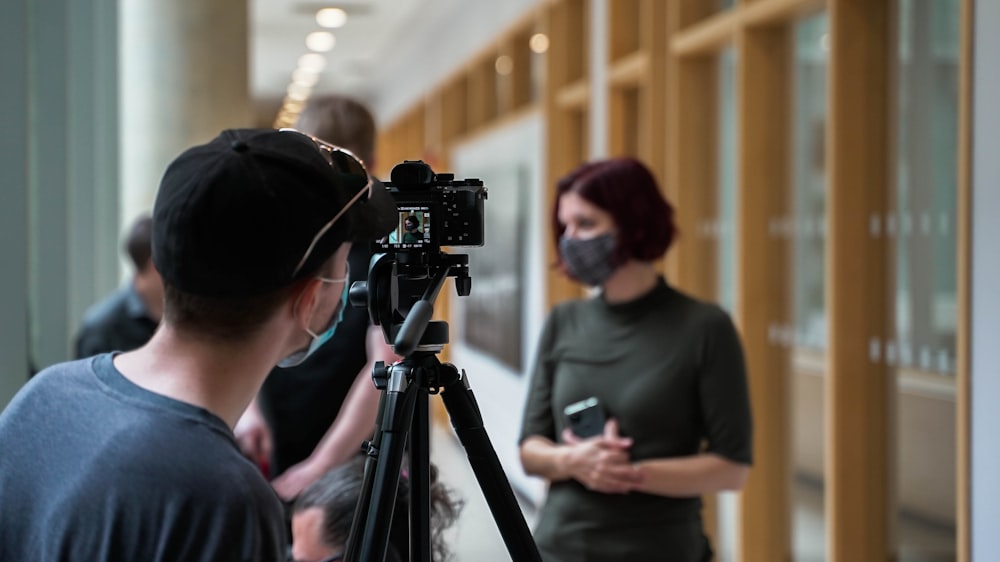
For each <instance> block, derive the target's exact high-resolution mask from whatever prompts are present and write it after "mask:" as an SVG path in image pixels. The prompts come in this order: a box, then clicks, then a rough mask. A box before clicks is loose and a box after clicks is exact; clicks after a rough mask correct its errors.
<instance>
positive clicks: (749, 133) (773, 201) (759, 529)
mask: <svg viewBox="0 0 1000 562" xmlns="http://www.w3.org/2000/svg"><path fill="white" fill-rule="evenodd" d="M791 50H792V45H791V41H790V35H789V32H788V27H787V26H785V25H776V26H772V27H762V28H748V29H747V30H745V31H742V32H740V33H739V34H738V35H737V57H738V64H737V84H738V90H739V91H740V92H741V94H742V95H740V96H739V100H740V101H739V105H738V120H739V126H738V138H739V148H738V150H739V176H738V177H739V191H738V193H739V195H738V209H739V219H738V221H737V222H738V224H739V231H738V232H739V234H738V235H737V237H736V243H737V251H736V254H737V260H738V266H737V272H738V273H737V275H738V276H739V277H738V281H739V282H738V283H737V287H738V289H737V290H738V291H739V297H738V298H737V302H738V303H739V304H738V310H737V318H738V321H739V327H740V332H741V336H742V338H743V346H744V350H745V353H746V360H747V371H748V373H749V379H750V399H751V404H752V408H753V417H754V455H753V458H754V465H753V470H752V471H751V472H750V477H749V479H748V480H747V485H746V487H745V488H744V489H743V493H742V496H741V501H740V520H739V530H740V559H742V560H746V561H754V560H775V561H779V560H791V556H792V550H791V549H792V540H791V516H790V515H791V514H790V510H791V499H790V482H791V460H790V458H789V455H790V450H789V441H790V438H789V433H790V430H789V427H790V423H791V415H790V406H789V400H790V398H789V396H790V394H791V392H790V389H789V387H790V378H789V372H788V371H789V357H788V350H787V348H786V347H782V346H780V345H779V344H778V343H777V342H775V341H774V338H771V337H770V336H769V334H772V333H774V330H775V328H776V327H778V326H783V325H787V324H788V322H789V320H788V315H789V301H790V296H789V295H790V294H791V289H792V288H791V283H790V281H789V279H790V275H789V274H788V272H789V269H788V268H789V261H790V260H789V253H790V248H789V243H788V238H787V236H784V235H783V234H781V229H779V228H777V226H778V225H779V224H780V220H781V219H782V218H783V217H786V216H787V215H788V213H789V201H790V197H791V195H790V193H789V192H790V184H789V167H788V163H787V161H788V153H789V144H790V139H789V136H790V131H791V124H790V121H791V119H790V115H789V112H788V110H787V108H788V107H789V106H790V103H791V101H790V97H791V91H790V88H789V83H790V82H789V78H790V76H789V74H790V72H789V70H790V65H789V61H790V57H791Z"/></svg>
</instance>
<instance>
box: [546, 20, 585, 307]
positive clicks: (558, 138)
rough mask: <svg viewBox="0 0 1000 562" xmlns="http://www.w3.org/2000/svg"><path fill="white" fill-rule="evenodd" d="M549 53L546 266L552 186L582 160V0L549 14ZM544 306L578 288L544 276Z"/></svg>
mask: <svg viewBox="0 0 1000 562" xmlns="http://www.w3.org/2000/svg"><path fill="white" fill-rule="evenodd" d="M545 27H546V28H547V30H548V35H549V51H548V54H547V61H546V65H545V67H546V77H545V95H544V100H545V101H544V108H545V121H546V132H545V134H546V139H545V152H546V158H545V161H546V163H547V165H546V175H545V177H546V185H545V188H546V193H547V195H546V197H545V212H544V214H543V220H545V225H544V226H543V229H542V232H543V233H544V234H543V237H544V238H543V241H544V243H545V265H546V267H548V266H549V265H551V264H553V263H555V261H556V257H557V254H556V251H557V250H556V248H555V246H554V244H553V242H552V240H551V238H550V236H549V233H550V231H551V230H550V226H549V222H548V221H549V217H551V216H552V206H553V204H554V198H555V193H556V182H557V181H558V180H559V178H561V177H562V176H563V175H565V174H566V173H567V172H569V171H570V170H572V169H573V168H574V167H576V166H577V165H578V164H580V163H581V162H583V160H584V159H585V158H586V148H587V146H588V142H587V141H588V136H587V130H588V127H587V119H586V115H587V104H588V103H589V97H590V96H589V90H588V88H587V84H586V82H585V74H584V73H585V72H586V70H585V69H586V68H587V64H586V55H585V53H586V47H587V43H586V40H587V37H588V34H587V33H586V30H587V29H588V24H587V8H586V3H585V2H583V1H582V0H561V1H560V2H558V3H556V4H554V5H553V6H552V7H551V9H550V10H549V13H548V17H547V25H545ZM547 277H548V278H547V283H546V287H547V293H548V298H547V306H549V307H551V306H552V305H554V304H556V303H558V302H560V301H563V300H566V299H571V298H578V297H581V296H583V288H582V287H581V286H580V285H579V284H577V283H574V282H572V281H570V280H569V279H567V278H566V276H565V275H563V274H562V273H560V272H558V271H556V270H555V269H550V270H549V274H548V276H547Z"/></svg>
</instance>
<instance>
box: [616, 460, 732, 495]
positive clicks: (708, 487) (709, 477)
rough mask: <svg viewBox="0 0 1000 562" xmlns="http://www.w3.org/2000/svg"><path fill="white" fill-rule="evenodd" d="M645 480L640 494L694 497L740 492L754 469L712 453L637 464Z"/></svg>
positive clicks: (640, 488)
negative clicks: (722, 492) (727, 491)
mask: <svg viewBox="0 0 1000 562" xmlns="http://www.w3.org/2000/svg"><path fill="white" fill-rule="evenodd" d="M635 466H636V468H637V469H638V470H639V471H640V472H642V474H643V476H644V479H643V482H642V484H641V485H640V486H639V488H638V491H641V492H646V493H648V494H656V495H660V496H670V497H694V496H700V495H702V494H710V493H715V492H721V491H726V490H739V489H740V488H742V487H743V484H744V483H745V482H746V477H747V474H748V473H749V472H750V467H749V466H748V465H745V464H741V463H737V462H733V461H731V460H729V459H726V458H724V457H721V456H719V455H716V454H712V453H701V454H698V455H693V456H689V457H676V458H666V459H649V460H643V461H639V462H637V463H635Z"/></svg>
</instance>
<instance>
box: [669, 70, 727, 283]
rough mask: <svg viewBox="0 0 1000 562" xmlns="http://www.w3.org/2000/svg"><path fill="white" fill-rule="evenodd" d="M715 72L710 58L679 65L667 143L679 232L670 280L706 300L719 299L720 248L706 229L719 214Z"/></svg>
mask: <svg viewBox="0 0 1000 562" xmlns="http://www.w3.org/2000/svg"><path fill="white" fill-rule="evenodd" d="M716 68H717V65H716V61H715V57H712V56H698V57H685V58H682V59H680V60H679V61H678V63H677V66H676V74H675V75H674V76H675V79H674V80H673V81H672V82H671V84H670V85H669V90H670V93H669V94H668V98H667V99H668V102H669V104H670V109H669V115H668V118H667V128H668V133H667V134H668V137H667V139H668V140H667V143H668V145H669V147H670V150H671V151H672V153H673V154H674V157H673V158H672V159H671V165H670V167H669V169H668V170H667V174H668V176H667V177H668V178H669V180H668V181H667V186H668V193H667V196H668V197H669V198H670V201H671V202H672V203H673V204H674V206H675V208H676V210H677V214H676V219H677V223H678V227H679V228H680V237H679V238H678V240H677V242H676V244H675V245H674V248H673V249H672V250H670V255H669V257H668V269H667V271H668V278H669V279H670V280H671V282H672V283H674V284H675V285H676V286H678V287H679V288H681V289H683V290H684V291H687V292H689V293H691V294H692V295H695V296H697V297H700V298H705V299H714V298H715V297H716V296H717V292H716V266H715V264H716V259H715V254H716V244H715V240H714V239H712V238H711V237H710V236H709V234H708V233H706V232H704V229H703V228H702V226H703V225H704V222H705V221H706V220H708V219H710V218H711V217H713V216H714V214H715V213H714V209H715V190H716V178H717V171H716V158H715V154H716V136H717V135H716V131H717V129H718V127H717V115H716V114H717V111H716V107H715V106H716V96H715V95H714V94H715V92H716V82H717V76H716V74H717V72H716Z"/></svg>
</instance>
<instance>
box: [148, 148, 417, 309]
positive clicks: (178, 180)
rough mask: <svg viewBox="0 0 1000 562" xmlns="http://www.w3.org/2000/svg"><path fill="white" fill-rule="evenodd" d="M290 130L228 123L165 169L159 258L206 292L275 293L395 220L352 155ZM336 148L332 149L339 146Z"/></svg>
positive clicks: (156, 219)
mask: <svg viewBox="0 0 1000 562" xmlns="http://www.w3.org/2000/svg"><path fill="white" fill-rule="evenodd" d="M321 146H324V145H323V143H322V141H319V140H317V139H314V138H312V137H309V136H307V135H305V134H302V133H299V132H297V131H292V130H281V131H278V130H274V129H229V130H225V131H222V132H221V133H220V134H219V136H217V137H216V138H214V139H213V140H211V141H210V142H208V143H207V144H203V145H199V146H195V147H192V148H189V149H188V150H186V151H184V152H183V153H182V154H181V155H180V156H178V157H177V158H176V159H175V160H174V161H173V162H171V163H170V165H169V166H167V169H166V171H165V172H164V174H163V178H162V180H161V181H160V188H159V191H158V192H157V194H156V202H155V203H154V205H153V236H152V245H153V263H154V264H156V268H157V269H158V270H159V272H160V275H161V276H162V277H163V279H164V281H165V282H167V283H168V284H170V285H172V286H173V287H176V288H177V289H179V290H181V291H184V292H187V293H191V294H195V295H203V296H213V297H225V296H232V297H242V296H253V295H259V294H264V293H268V292H271V291H275V290H277V289H280V288H282V287H285V286H288V285H289V284H291V283H292V282H293V281H295V280H297V279H301V278H303V277H306V276H309V275H312V274H314V273H315V272H316V270H317V269H318V268H319V267H320V265H322V264H323V262H325V261H326V260H327V259H329V257H330V256H331V255H332V254H333V253H334V252H335V251H336V250H337V248H339V247H340V245H341V244H342V243H344V242H347V241H351V242H357V243H365V242H368V241H371V240H374V239H376V238H379V237H381V236H384V235H385V234H386V233H387V232H388V231H389V230H391V229H392V228H393V226H394V225H395V221H396V220H397V216H398V215H397V214H396V207H395V203H394V202H393V200H392V197H391V196H390V195H389V194H388V192H387V191H386V189H385V187H384V186H383V185H382V184H381V183H379V182H377V181H374V180H372V179H370V178H369V176H368V174H367V173H366V171H365V170H364V168H363V166H362V165H361V164H360V161H358V160H356V159H354V158H353V155H351V154H350V153H349V152H347V151H344V150H341V149H337V148H336V147H331V146H330V145H325V147H326V150H323V149H321ZM331 151H332V152H331Z"/></svg>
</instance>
